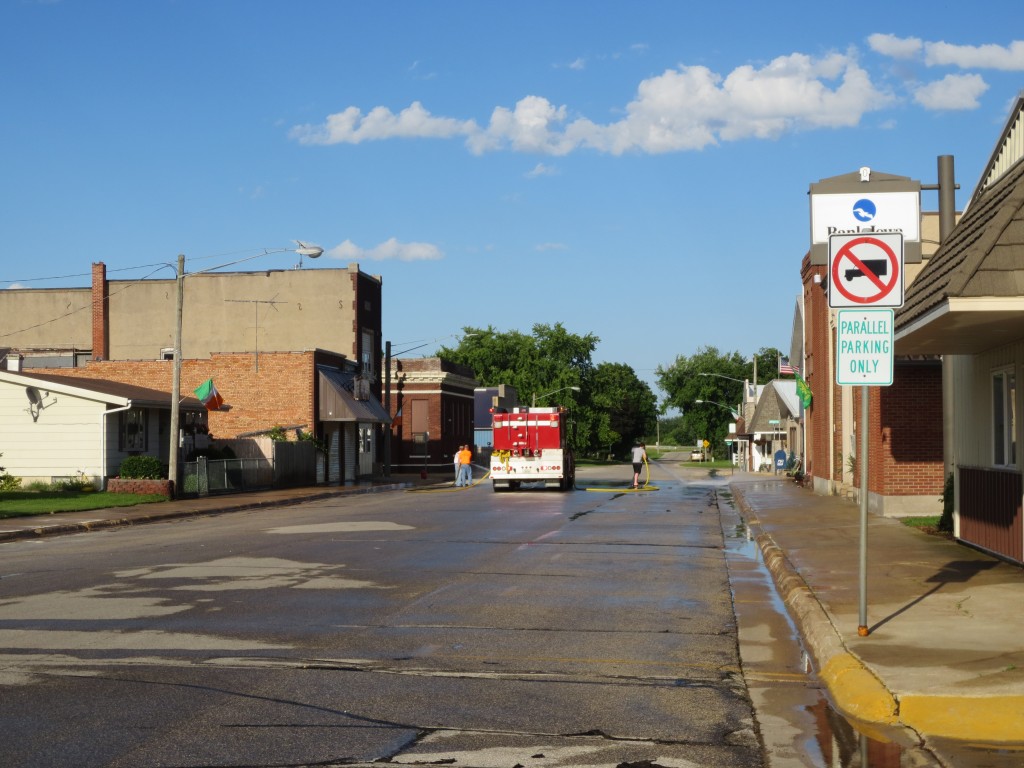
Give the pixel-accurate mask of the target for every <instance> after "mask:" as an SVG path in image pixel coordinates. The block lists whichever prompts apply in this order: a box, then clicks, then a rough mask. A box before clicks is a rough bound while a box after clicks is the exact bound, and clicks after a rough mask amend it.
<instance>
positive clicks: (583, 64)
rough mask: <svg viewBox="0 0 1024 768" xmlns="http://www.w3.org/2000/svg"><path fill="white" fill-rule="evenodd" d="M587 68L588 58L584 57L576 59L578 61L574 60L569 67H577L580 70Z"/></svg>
mask: <svg viewBox="0 0 1024 768" xmlns="http://www.w3.org/2000/svg"><path fill="white" fill-rule="evenodd" d="M586 68H587V60H586V59H583V58H579V59H576V61H574V62H572V63H571V64H570V65H569V69H575V70H576V71H580V70H583V69H586Z"/></svg>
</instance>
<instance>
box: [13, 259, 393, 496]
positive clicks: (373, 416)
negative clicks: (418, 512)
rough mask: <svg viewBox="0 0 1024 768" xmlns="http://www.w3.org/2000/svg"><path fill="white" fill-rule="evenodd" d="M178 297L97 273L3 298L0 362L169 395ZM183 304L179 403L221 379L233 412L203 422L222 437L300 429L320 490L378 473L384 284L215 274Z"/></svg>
mask: <svg viewBox="0 0 1024 768" xmlns="http://www.w3.org/2000/svg"><path fill="white" fill-rule="evenodd" d="M176 288H177V285H176V280H174V279H160V280H108V279H107V275H106V268H105V266H104V265H103V264H94V265H93V268H92V284H91V286H90V287H88V288H66V289H11V290H7V291H2V292H0V316H3V317H4V318H5V320H6V321H5V323H4V329H3V331H2V335H0V354H4V355H5V356H6V358H7V363H8V365H9V366H10V367H12V368H19V369H21V370H25V371H32V370H44V369H45V370H48V371H51V372H52V373H60V374H61V375H69V376H74V377H81V378H93V379H102V380H108V381H120V382H125V383H133V384H138V385H140V386H146V387H149V388H152V389H154V390H160V391H164V392H170V391H171V384H172V379H173V353H174V344H175V316H176V306H177V291H176ZM183 291H184V295H183V301H182V308H183V313H182V343H181V346H182V352H181V355H182V364H181V395H182V396H183V397H184V396H191V395H192V392H193V390H194V389H195V388H196V387H198V386H199V385H200V384H202V383H203V382H204V381H206V380H207V379H209V378H212V379H213V380H214V384H215V386H216V387H217V390H218V391H219V392H220V394H221V395H222V396H223V397H224V400H225V403H224V406H223V407H222V408H221V409H218V410H216V411H212V412H211V413H210V414H209V430H210V432H211V433H212V434H213V435H214V436H215V437H221V438H235V437H238V436H242V435H251V434H254V433H259V432H265V431H267V430H270V429H272V428H273V427H285V428H288V429H301V430H303V431H307V432H312V433H314V434H315V435H316V437H317V438H318V439H319V440H320V441H321V443H322V444H323V445H325V446H326V447H327V449H328V461H327V464H326V470H327V472H326V478H325V479H326V480H328V481H345V480H353V479H355V478H356V477H359V476H365V475H369V474H371V473H372V472H373V471H374V468H375V464H376V463H378V462H379V456H378V452H379V440H378V438H379V437H380V435H381V434H382V432H381V427H380V425H381V424H383V423H385V422H386V421H387V415H386V413H385V412H384V411H383V408H382V406H381V404H380V397H381V391H382V380H381V379H382V377H381V374H382V367H381V357H382V356H381V347H382V341H381V330H380V329H381V297H382V281H381V279H380V277H377V276H372V275H368V274H366V273H363V272H362V271H360V269H359V265H358V264H350V265H349V266H348V268H346V269H305V270H303V269H293V270H264V271H260V272H226V273H220V272H211V273H203V274H193V275H186V278H185V279H184V280H183ZM322 405H329V406H330V407H329V408H327V409H326V410H321V406H322ZM165 421H166V426H165V427H164V429H165V431H164V435H165V441H164V442H166V443H167V446H166V447H160V446H159V445H154V446H153V451H152V452H153V453H154V455H159V456H160V457H161V458H162V459H163V460H164V461H166V460H167V458H168V453H169V445H170V436H169V432H168V431H166V428H167V427H169V424H170V421H169V411H168V413H167V414H166V420H165ZM163 423H164V422H162V424H163ZM183 427H187V425H186V424H183Z"/></svg>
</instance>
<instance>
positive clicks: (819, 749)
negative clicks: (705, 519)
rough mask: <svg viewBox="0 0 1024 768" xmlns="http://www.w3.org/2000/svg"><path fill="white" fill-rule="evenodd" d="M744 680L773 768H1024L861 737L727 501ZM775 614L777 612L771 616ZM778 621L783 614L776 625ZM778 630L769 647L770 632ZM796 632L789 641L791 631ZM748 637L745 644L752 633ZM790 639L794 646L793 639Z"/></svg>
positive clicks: (946, 747) (904, 735) (1015, 750)
mask: <svg viewBox="0 0 1024 768" xmlns="http://www.w3.org/2000/svg"><path fill="white" fill-rule="evenodd" d="M718 502H719V509H720V510H721V513H722V525H723V533H724V534H725V544H726V551H727V552H728V553H729V555H730V556H732V558H733V559H734V560H735V558H736V557H738V558H739V561H738V562H734V564H732V565H730V581H731V582H732V584H733V587H732V588H733V597H734V603H735V607H736V615H737V621H738V623H739V628H740V650H741V657H742V658H743V667H744V676H745V677H747V685H748V689H749V690H750V694H751V699H752V700H753V702H754V705H755V713H756V717H757V720H758V723H759V726H760V730H761V736H762V741H763V743H764V746H765V752H766V766H768V767H769V768H781V767H782V766H786V767H787V768H788V766H805V767H806V768H869V767H870V768H933V767H934V768H945V767H946V766H956V768H1011V767H1012V768H1019V766H1021V765H1024V747H1022V746H1017V747H1013V746H1009V747H1002V746H993V745H986V744H962V743H958V742H951V741H948V740H929V741H928V742H927V743H926V744H922V743H921V741H920V738H919V737H918V736H917V735H916V734H914V733H912V732H910V731H909V730H907V729H888V730H886V729H881V728H875V727H873V726H872V727H871V728H870V729H869V730H871V732H872V735H870V736H869V735H867V734H865V733H863V732H862V731H860V730H858V729H857V727H856V726H855V724H854V723H852V722H851V721H849V720H847V719H846V718H845V717H844V716H843V715H842V714H840V713H839V712H838V711H837V710H836V709H834V708H833V707H832V705H831V703H830V702H829V700H828V698H827V696H826V691H825V687H824V685H823V684H822V683H821V682H820V681H819V680H818V679H817V677H816V675H815V674H814V670H813V668H812V664H811V661H810V658H809V657H808V655H807V653H806V651H805V650H804V649H803V646H802V643H801V640H800V635H799V632H798V630H797V628H796V626H795V624H794V623H793V621H792V619H791V617H790V615H789V612H788V611H787V609H786V606H785V604H784V602H783V601H782V598H781V596H780V595H779V593H778V591H777V590H776V587H775V581H774V579H773V578H772V575H771V573H770V572H769V570H768V568H767V566H765V564H764V561H763V559H762V557H761V550H760V547H759V546H758V544H757V542H756V541H755V540H754V537H753V535H752V533H751V531H750V529H749V528H748V526H747V525H746V523H745V522H744V521H743V519H742V517H741V516H740V515H739V513H738V512H737V510H736V509H735V506H734V503H733V500H732V498H731V497H729V496H728V495H727V494H725V493H722V494H719V498H718ZM766 608H770V609H771V610H770V612H769V611H766V610H765V609H766ZM770 613H775V614H777V616H775V617H773V616H771V615H770ZM767 625H770V626H771V628H772V631H770V632H768V634H769V635H771V638H770V640H768V641H766V640H765V638H764V635H765V626H767ZM787 627H788V633H787V629H786V628H787ZM745 630H746V632H747V633H750V634H748V637H747V639H746V640H745V639H744V631H745ZM787 634H788V638H787V637H785V636H786V635H787Z"/></svg>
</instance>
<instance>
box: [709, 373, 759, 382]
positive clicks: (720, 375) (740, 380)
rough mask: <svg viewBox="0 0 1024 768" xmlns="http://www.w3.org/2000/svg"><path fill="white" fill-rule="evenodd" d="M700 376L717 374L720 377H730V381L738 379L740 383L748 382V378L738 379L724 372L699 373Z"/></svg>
mask: <svg viewBox="0 0 1024 768" xmlns="http://www.w3.org/2000/svg"><path fill="white" fill-rule="evenodd" d="M697 375H698V376H717V377H718V378H720V379H728V380H729V381H738V382H739V383H740V384H746V383H747V380H746V379H737V378H734V377H732V376H726V375H725V374H724V373H698V374H697Z"/></svg>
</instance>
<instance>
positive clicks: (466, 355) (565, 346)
mask: <svg viewBox="0 0 1024 768" xmlns="http://www.w3.org/2000/svg"><path fill="white" fill-rule="evenodd" d="M463 334H464V335H463V337H462V338H461V340H460V341H459V344H458V346H456V347H454V348H448V347H442V348H441V349H440V350H439V351H438V353H437V354H438V356H439V357H441V358H443V359H445V360H450V361H451V362H454V363H458V364H460V365H465V366H468V367H469V368H472V369H473V371H474V373H475V375H476V378H477V380H478V381H479V382H480V384H481V386H484V387H496V386H498V385H499V384H507V385H510V386H512V387H515V389H516V392H518V393H519V400H520V403H521V404H522V405H532V404H533V402H534V398H535V397H536V402H537V405H538V406H553V405H562V406H565V407H567V408H568V409H569V410H570V415H571V419H572V425H573V427H572V429H571V430H570V441H571V443H572V446H573V448H574V449H575V450H576V452H577V453H580V454H592V455H596V454H602V453H605V452H608V451H611V452H612V453H622V452H623V451H624V450H625V448H626V447H628V443H630V442H631V441H632V440H633V439H635V438H636V437H638V436H641V435H643V434H644V433H645V432H646V431H648V430H649V429H651V428H652V427H653V426H654V425H655V418H656V413H657V410H656V409H657V397H656V396H655V394H654V393H653V392H652V391H651V388H650V387H649V386H648V385H647V384H646V383H645V382H643V381H641V380H640V379H639V378H637V375H636V373H635V372H634V371H633V369H632V368H630V367H629V366H628V365H624V364H621V363H601V364H600V365H596V366H595V365H594V363H593V360H592V355H593V353H594V350H595V349H596V347H597V343H598V342H599V341H600V339H598V337H597V336H595V335H593V334H585V335H579V334H575V333H570V332H569V331H567V330H566V329H565V327H564V326H563V325H562V324H561V323H556V324H555V325H543V324H538V325H534V326H533V334H532V335H529V336H528V335H526V334H524V333H521V332H519V331H498V330H496V329H495V328H493V327H491V326H488V327H487V328H468V327H467V328H464V329H463ZM571 387H578V388H579V390H580V391H579V392H576V391H575V390H573V389H570V388H571Z"/></svg>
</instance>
